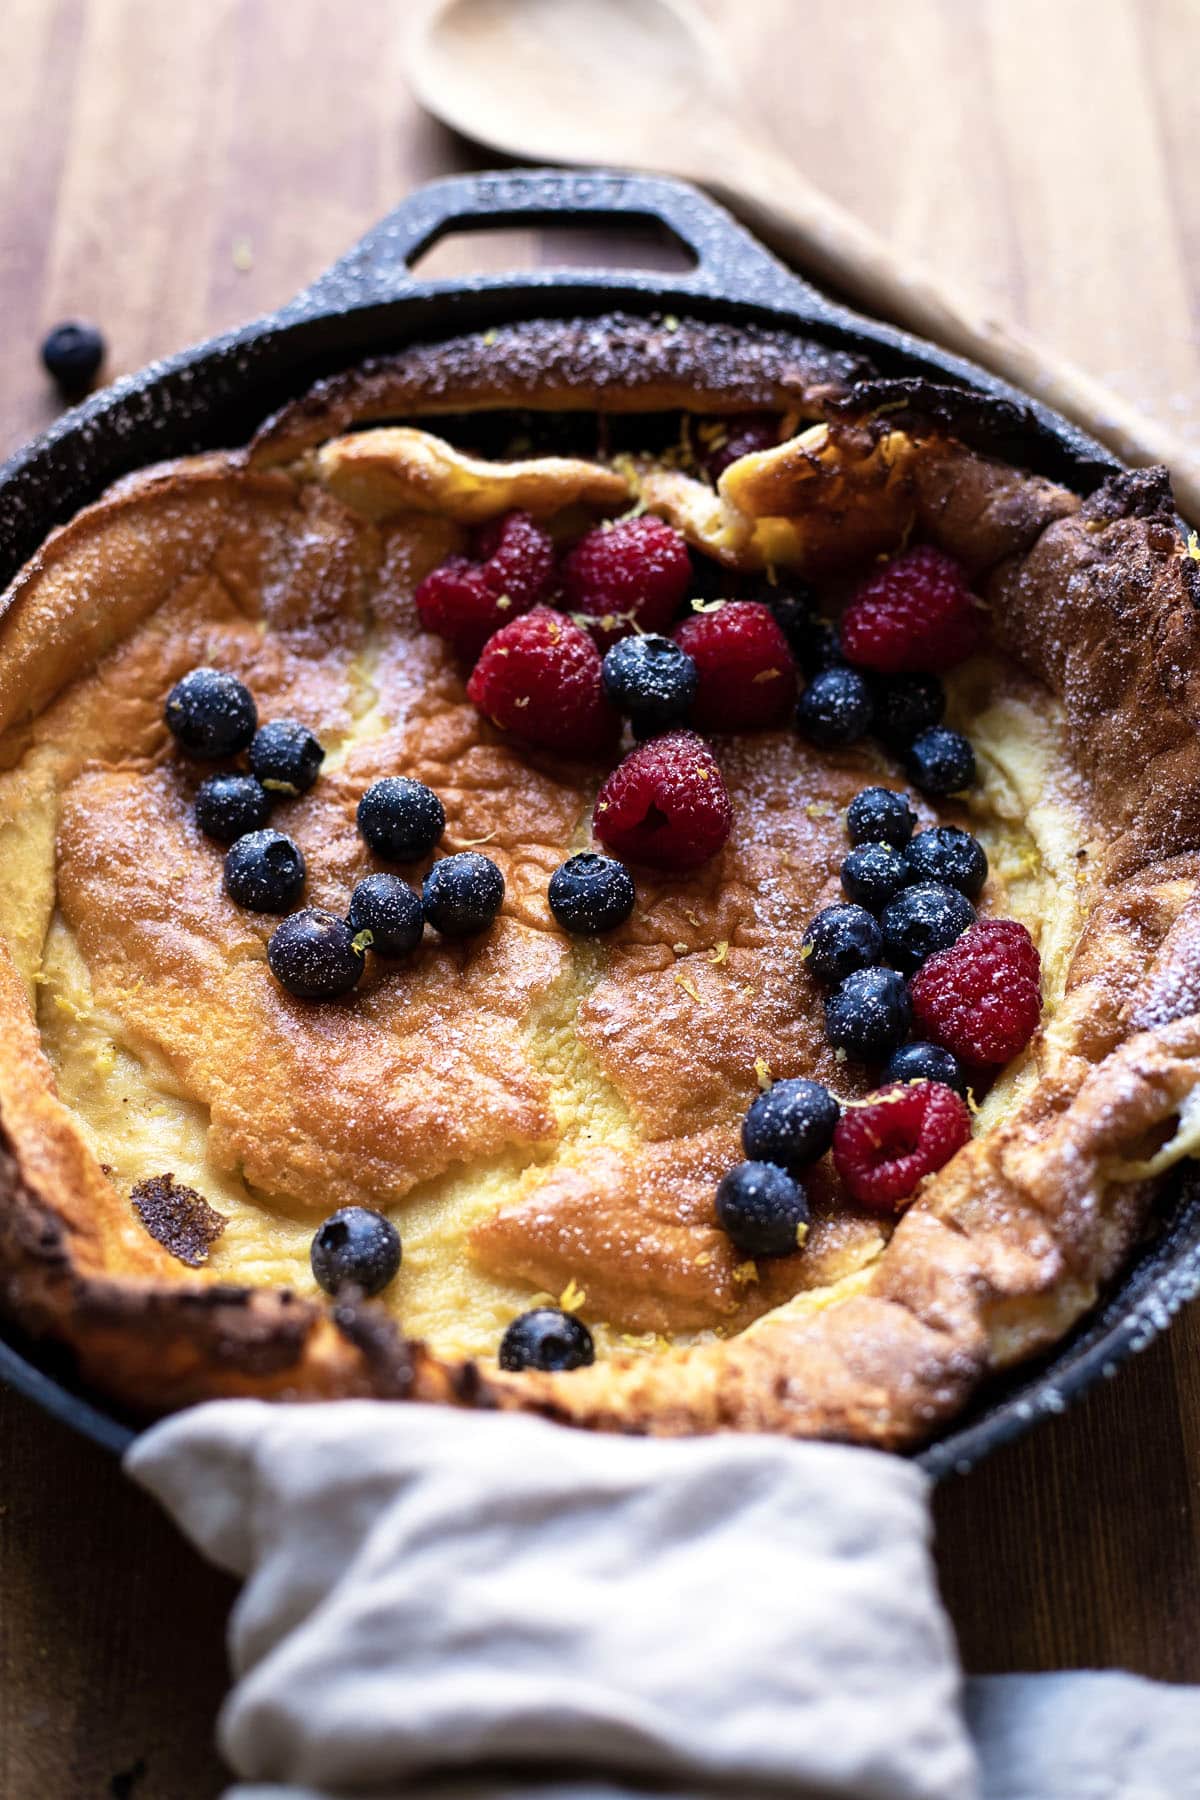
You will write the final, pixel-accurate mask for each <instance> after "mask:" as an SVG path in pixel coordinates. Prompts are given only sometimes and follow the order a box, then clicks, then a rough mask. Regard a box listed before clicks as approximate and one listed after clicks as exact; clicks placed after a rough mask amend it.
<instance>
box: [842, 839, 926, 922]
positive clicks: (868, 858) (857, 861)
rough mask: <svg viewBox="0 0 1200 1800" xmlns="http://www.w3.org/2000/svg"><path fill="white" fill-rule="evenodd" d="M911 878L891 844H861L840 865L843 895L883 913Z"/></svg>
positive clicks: (869, 908)
mask: <svg viewBox="0 0 1200 1800" xmlns="http://www.w3.org/2000/svg"><path fill="white" fill-rule="evenodd" d="M910 879H911V877H910V875H909V872H908V864H907V863H906V862H905V860H904V858H903V857H902V856H901V854H900V852H899V851H898V850H895V849H893V847H892V845H891V844H862V845H860V846H859V848H858V849H857V850H852V851H851V852H850V854H849V856H848V857H847V858H846V860H845V862H844V863H843V864H842V887H843V889H844V890H845V893H846V898H847V899H848V900H853V901H855V902H856V904H857V905H859V906H865V907H866V909H867V911H868V912H875V913H877V912H882V910H883V908H884V907H885V906H886V905H887V903H888V901H889V900H891V899H894V898H895V896H896V895H897V894H898V893H899V892H900V889H901V888H902V887H903V886H904V885H905V883H906V882H908V881H909V880H910Z"/></svg>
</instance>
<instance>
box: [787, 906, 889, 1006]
mask: <svg viewBox="0 0 1200 1800" xmlns="http://www.w3.org/2000/svg"><path fill="white" fill-rule="evenodd" d="M804 947H805V949H806V950H807V951H808V955H807V957H806V958H805V962H806V963H807V965H808V967H809V969H811V971H812V973H813V974H814V975H815V976H816V978H817V980H818V981H823V982H825V983H826V984H827V986H829V987H833V986H835V985H836V984H837V983H838V982H839V981H844V980H845V979H846V977H847V975H853V973H854V971H855V970H856V969H868V968H870V966H871V964H872V963H877V962H878V961H879V958H880V957H881V956H882V954H883V934H882V932H881V931H880V929H879V926H878V925H877V924H876V922H875V920H874V919H873V918H872V917H871V915H870V913H869V912H867V911H866V910H865V908H864V907H861V906H826V907H825V908H824V909H823V910H822V911H821V912H819V913H818V914H817V915H816V917H815V918H814V919H813V921H812V923H811V924H810V925H809V927H808V930H807V931H806V932H805V933H804Z"/></svg>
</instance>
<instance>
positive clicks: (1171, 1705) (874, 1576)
mask: <svg viewBox="0 0 1200 1800" xmlns="http://www.w3.org/2000/svg"><path fill="white" fill-rule="evenodd" d="M126 1465H127V1468H128V1469H129V1471H130V1473H131V1474H132V1475H133V1476H134V1478H135V1479H136V1480H138V1481H140V1482H141V1483H142V1484H143V1485H144V1486H145V1487H147V1488H149V1489H150V1491H151V1492H152V1493H154V1494H156V1495H157V1496H158V1498H159V1499H160V1500H161V1501H162V1503H163V1504H164V1505H165V1506H166V1507H167V1509H168V1511H170V1512H171V1513H172V1514H173V1516H174V1517H175V1519H176V1520H177V1521H178V1523H179V1524H180V1525H181V1526H182V1528H183V1530H184V1531H185V1532H186V1533H187V1534H188V1536H189V1537H190V1538H191V1539H192V1540H193V1542H195V1543H196V1544H197V1546H198V1547H199V1548H200V1549H201V1550H202V1551H203V1552H204V1553H205V1554H206V1555H207V1556H209V1557H210V1558H211V1559H212V1560H213V1561H214V1562H216V1563H219V1564H220V1565H221V1566H222V1567H224V1568H226V1569H229V1570H231V1571H232V1572H234V1573H235V1574H238V1575H240V1576H243V1577H244V1578H245V1587H244V1588H243V1590H242V1593H241V1595H240V1597H239V1599H238V1602H237V1605H236V1606H235V1609H234V1613H233V1617H232V1620H231V1628H230V1635H231V1657H232V1662H233V1669H234V1674H235V1677H236V1680H235V1685H234V1687H233V1689H232V1691H231V1693H230V1695H229V1697H228V1699H227V1701H226V1704H225V1706H224V1708H223V1710H222V1714H221V1719H220V1722H219V1742H220V1746H221V1749H222V1752H223V1754H224V1755H225V1757H226V1759H227V1760H228V1762H229V1763H230V1765H231V1767H232V1768H233V1769H234V1771H235V1772H236V1774H237V1775H238V1776H239V1777H240V1778H241V1780H240V1784H239V1785H235V1786H234V1787H233V1788H231V1789H230V1790H229V1792H228V1794H227V1796H226V1800H342V1797H343V1796H346V1797H349V1796H355V1797H358V1800H388V1797H390V1796H396V1797H397V1800H399V1797H401V1796H403V1797H404V1800H435V1797H436V1800H643V1796H650V1795H657V1796H659V1797H660V1800H664V1797H665V1800H760V1797H761V1800H768V1797H771V1800H783V1797H784V1796H787V1797H788V1800H807V1797H809V1796H820V1797H821V1800H977V1797H978V1800H1185V1797H1190V1796H1198V1797H1200V1701H1198V1700H1197V1697H1196V1693H1195V1691H1193V1690H1189V1689H1183V1688H1176V1689H1171V1688H1164V1687H1160V1686H1158V1685H1157V1684H1155V1683H1151V1682H1143V1681H1138V1680H1136V1679H1135V1678H1133V1677H1128V1676H1120V1675H1085V1676H1066V1675H1064V1676H1033V1677H1024V1678H1020V1677H1018V1678H1005V1677H1000V1678H995V1679H993V1680H991V1681H982V1682H974V1683H971V1684H970V1687H969V1693H968V1696H967V1705H966V1709H965V1712H964V1708H963V1705H962V1694H961V1691H960V1689H961V1681H960V1673H959V1668H958V1662H957V1657H956V1653H955V1648H954V1641H953V1636H952V1633H951V1630H950V1627H949V1625H948V1622H947V1620H946V1618H945V1616H944V1614H943V1611H942V1608H941V1604H940V1601H939V1598H938V1593H937V1585H936V1580H935V1576H934V1571H933V1565H932V1562H931V1559H930V1554H929V1536H930V1526H929V1514H928V1505H927V1501H928V1484H927V1481H926V1478H925V1477H924V1476H923V1475H922V1474H921V1472H920V1471H919V1470H918V1469H917V1468H915V1467H914V1466H913V1465H912V1464H911V1463H907V1462H904V1461H902V1460H901V1459H899V1458H896V1457H889V1456H885V1455H882V1454H880V1453H878V1452H875V1451H869V1450H855V1449H849V1448H844V1447H841V1446H837V1445H816V1444H802V1443H794V1442H791V1441H789V1440H786V1439H778V1438H766V1437H734V1436H728V1437H716V1438H696V1439H685V1440H677V1441H664V1440H656V1439H644V1438H623V1437H616V1436H607V1435H600V1434H591V1433H586V1432H580V1431H574V1430H570V1429H567V1428H565V1427H562V1426H558V1425H554V1424H550V1423H547V1422H546V1421H544V1420H541V1419H538V1418H534V1417H525V1416H520V1415H510V1414H487V1413H482V1414H481V1413H470V1412H459V1411H454V1410H452V1409H449V1408H438V1407H427V1406H417V1405H394V1404H388V1403H386V1402H378V1401H351V1402H341V1403H338V1404H332V1405H315V1406H283V1405H278V1406H276V1405H266V1404H263V1403H260V1402H256V1401H223V1402H215V1403H213V1404H210V1405H207V1406H201V1407H197V1408H194V1409H192V1410H191V1411H189V1412H185V1413H182V1414H180V1415H178V1416H176V1417H175V1418H172V1419H169V1420H167V1421H165V1422H164V1423H163V1424H160V1425H157V1426H155V1427H153V1428H152V1429H151V1430H150V1431H149V1432H147V1433H146V1434H145V1435H144V1436H142V1437H140V1438H139V1439H138V1440H137V1441H136V1443H135V1444H134V1445H133V1447H132V1449H131V1450H130V1451H129V1453H128V1455H127V1458H126ZM968 1724H969V1726H970V1729H968ZM972 1734H973V1735H972Z"/></svg>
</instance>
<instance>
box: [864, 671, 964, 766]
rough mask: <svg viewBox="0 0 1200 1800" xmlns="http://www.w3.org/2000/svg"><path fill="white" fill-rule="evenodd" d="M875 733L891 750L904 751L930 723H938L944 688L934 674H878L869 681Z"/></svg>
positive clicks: (943, 703) (943, 702)
mask: <svg viewBox="0 0 1200 1800" xmlns="http://www.w3.org/2000/svg"><path fill="white" fill-rule="evenodd" d="M871 694H872V697H873V699H874V701H875V723H874V727H873V729H874V732H875V735H876V737H877V738H878V739H879V740H880V742H881V743H884V744H887V745H888V746H889V748H891V749H893V750H906V749H907V748H908V746H909V744H911V743H912V741H913V739H914V738H915V737H917V736H919V734H920V733H921V732H922V731H928V730H929V727H930V726H931V725H940V724H941V721H942V714H943V713H944V712H945V710H946V690H945V688H944V687H943V686H942V684H941V682H940V681H939V680H938V678H937V676H936V675H878V676H876V677H875V678H874V680H873V681H872V682H871Z"/></svg>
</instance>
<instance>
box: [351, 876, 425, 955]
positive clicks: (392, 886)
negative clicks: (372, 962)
mask: <svg viewBox="0 0 1200 1800" xmlns="http://www.w3.org/2000/svg"><path fill="white" fill-rule="evenodd" d="M347 918H348V921H349V924H350V928H351V930H352V931H353V932H354V933H355V934H356V935H357V934H358V933H359V932H361V931H369V932H370V934H371V945H370V947H371V949H372V950H374V951H375V953H376V955H377V956H407V955H408V952H409V951H410V950H415V949H416V947H417V945H418V944H419V943H420V941H421V937H422V934H423V932H424V930H425V913H424V910H423V909H422V906H421V897H420V895H419V894H415V893H414V892H413V890H412V888H410V887H409V885H408V883H407V881H402V880H401V879H400V877H399V875H364V877H363V879H362V880H361V881H360V882H359V884H358V886H357V887H356V888H355V890H354V892H353V894H352V895H351V896H350V911H349V913H348V915H347Z"/></svg>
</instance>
